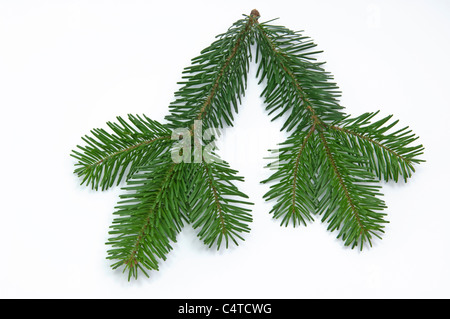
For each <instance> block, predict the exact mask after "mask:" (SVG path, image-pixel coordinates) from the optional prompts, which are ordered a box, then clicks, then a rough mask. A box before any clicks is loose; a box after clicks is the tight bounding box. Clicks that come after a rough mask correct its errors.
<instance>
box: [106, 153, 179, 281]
mask: <svg viewBox="0 0 450 319" xmlns="http://www.w3.org/2000/svg"><path fill="white" fill-rule="evenodd" d="M180 168H181V164H175V163H173V162H172V161H171V159H170V156H168V154H166V155H165V156H162V157H159V158H156V159H154V160H153V161H152V162H151V163H149V164H148V166H146V167H142V168H141V169H140V171H139V173H136V174H134V175H133V177H132V178H131V179H130V180H128V183H127V186H126V187H124V190H125V191H127V193H125V194H123V195H121V196H120V198H121V201H120V202H119V203H118V206H117V210H116V212H115V213H114V214H115V215H117V217H116V218H115V219H114V221H113V225H112V226H111V229H112V230H111V231H110V232H109V233H110V235H112V237H111V238H110V239H109V241H108V242H107V244H108V245H112V247H113V248H112V249H111V250H109V251H108V257H107V258H108V259H111V260H115V262H114V263H113V264H112V268H113V269H116V268H119V267H124V270H123V271H124V272H125V271H128V279H130V278H131V277H135V278H137V276H138V272H139V270H141V271H142V272H143V273H144V274H145V275H146V276H148V274H147V272H146V270H158V260H160V259H162V260H165V259H166V255H167V254H168V253H169V251H170V250H171V249H172V247H171V245H170V243H171V242H175V241H176V235H177V234H178V233H179V232H180V230H181V228H182V226H183V220H186V217H185V216H183V214H182V211H183V207H182V206H181V205H182V198H180V196H183V194H185V193H186V191H187V190H186V185H185V184H184V183H183V180H184V177H181V176H180V174H182V170H181V169H180ZM176 199H178V200H176Z"/></svg>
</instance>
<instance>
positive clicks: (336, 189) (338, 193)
mask: <svg viewBox="0 0 450 319" xmlns="http://www.w3.org/2000/svg"><path fill="white" fill-rule="evenodd" d="M319 136H320V140H321V142H322V146H323V147H322V152H321V154H320V165H319V170H318V172H317V175H316V177H315V180H314V182H315V185H316V187H317V193H318V196H319V202H318V213H319V214H323V218H322V221H327V222H328V223H329V226H328V230H330V231H335V230H340V231H339V234H338V238H340V237H341V238H342V240H343V241H344V243H345V245H346V246H352V248H354V247H356V246H358V245H360V247H361V249H362V248H363V245H364V243H366V242H368V243H369V244H370V245H371V239H372V236H376V237H379V238H380V233H383V232H384V231H383V228H384V226H383V224H384V223H386V221H385V220H384V216H385V214H384V213H382V212H381V211H383V209H384V208H386V206H385V204H384V202H383V201H382V200H381V199H379V196H381V194H380V192H379V189H380V186H378V185H375V184H374V183H375V182H376V179H375V178H374V176H373V174H372V173H370V172H369V171H367V170H366V169H365V167H364V166H365V165H364V161H365V159H364V158H361V157H360V156H359V155H358V154H355V153H354V152H353V151H352V150H351V149H346V148H345V146H343V145H342V144H341V143H340V140H338V139H335V138H334V137H333V135H331V134H329V133H328V132H326V131H320V132H319Z"/></svg>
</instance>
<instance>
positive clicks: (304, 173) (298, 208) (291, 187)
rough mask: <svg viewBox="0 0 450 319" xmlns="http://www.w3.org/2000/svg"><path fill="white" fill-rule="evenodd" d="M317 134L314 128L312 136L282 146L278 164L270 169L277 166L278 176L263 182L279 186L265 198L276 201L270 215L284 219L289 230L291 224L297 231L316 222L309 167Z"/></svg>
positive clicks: (291, 139) (304, 135) (301, 136)
mask: <svg viewBox="0 0 450 319" xmlns="http://www.w3.org/2000/svg"><path fill="white" fill-rule="evenodd" d="M315 130H316V128H315V126H314V125H313V126H312V127H311V129H310V130H309V132H304V131H301V132H298V133H296V134H293V135H292V136H290V137H289V138H288V139H287V140H286V141H285V142H284V143H282V144H281V145H282V148H281V149H279V150H277V151H275V152H274V153H277V157H278V161H276V162H273V163H271V164H270V165H269V167H273V166H276V167H277V169H276V172H275V173H273V174H272V175H271V176H270V177H269V178H268V179H266V180H264V181H262V183H268V182H272V181H276V182H277V183H276V184H274V185H272V186H271V187H270V188H271V189H270V191H268V192H267V193H266V194H265V195H264V198H265V199H266V200H274V199H276V200H277V203H276V204H274V206H273V208H272V210H271V211H270V213H271V214H273V216H274V218H283V219H282V222H281V225H283V224H284V225H285V226H287V225H288V224H289V223H290V221H291V220H292V223H293V225H294V227H295V226H296V224H299V225H301V224H304V225H305V226H306V222H307V221H312V220H313V217H312V216H311V212H312V211H314V209H315V204H314V199H315V193H314V185H313V184H312V182H311V178H312V176H313V173H314V171H313V166H312V165H310V164H311V160H313V157H314V151H315V148H316V144H317V141H316V139H315V136H314V132H315Z"/></svg>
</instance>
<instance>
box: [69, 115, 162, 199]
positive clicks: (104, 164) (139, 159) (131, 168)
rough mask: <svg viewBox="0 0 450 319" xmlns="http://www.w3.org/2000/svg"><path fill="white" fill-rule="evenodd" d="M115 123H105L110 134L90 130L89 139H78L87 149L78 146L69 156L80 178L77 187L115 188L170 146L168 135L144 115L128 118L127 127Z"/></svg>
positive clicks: (156, 123)
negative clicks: (75, 161) (73, 161)
mask: <svg viewBox="0 0 450 319" xmlns="http://www.w3.org/2000/svg"><path fill="white" fill-rule="evenodd" d="M117 120H118V123H113V122H108V123H107V125H108V127H109V128H110V129H111V130H112V133H110V132H107V131H106V130H104V129H93V130H91V134H92V136H87V135H86V136H84V137H82V139H83V141H84V142H85V143H86V144H87V145H86V146H79V145H78V146H77V147H78V149H79V150H73V151H72V154H71V156H72V157H74V158H76V159H77V160H78V162H77V163H76V164H75V166H76V167H77V168H76V169H75V171H74V173H75V174H77V175H78V176H79V177H83V179H82V182H81V184H86V185H90V186H91V187H92V189H95V190H98V189H99V188H100V189H102V190H105V189H107V188H109V187H111V186H113V185H114V184H115V183H116V184H117V185H118V184H119V183H120V182H121V181H122V180H123V179H124V178H125V179H128V178H129V177H130V176H131V175H132V174H134V173H135V172H136V170H137V168H138V167H139V166H141V165H143V164H145V163H146V162H148V161H151V160H152V159H153V158H155V157H156V156H159V155H160V154H161V153H162V152H163V151H165V150H166V149H167V147H168V146H169V145H170V143H171V141H170V138H171V135H170V131H169V130H167V129H166V128H165V127H164V126H163V125H161V124H159V123H158V122H156V121H153V120H151V119H149V118H147V117H146V116H145V115H144V118H142V117H140V116H139V115H137V116H134V115H131V114H130V115H128V120H129V121H130V123H128V122H127V121H125V120H123V119H122V118H121V117H117ZM127 170H128V172H127Z"/></svg>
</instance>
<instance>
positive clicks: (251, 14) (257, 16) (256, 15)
mask: <svg viewBox="0 0 450 319" xmlns="http://www.w3.org/2000/svg"><path fill="white" fill-rule="evenodd" d="M250 16H251V17H255V18H256V19H258V18H259V17H260V16H261V15H260V14H259V11H258V10H256V9H253V10H252V12H250Z"/></svg>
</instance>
